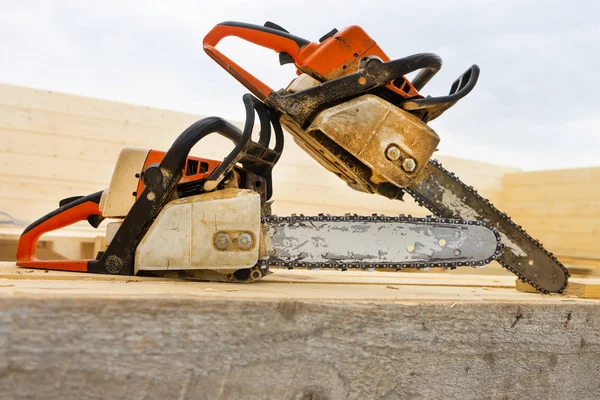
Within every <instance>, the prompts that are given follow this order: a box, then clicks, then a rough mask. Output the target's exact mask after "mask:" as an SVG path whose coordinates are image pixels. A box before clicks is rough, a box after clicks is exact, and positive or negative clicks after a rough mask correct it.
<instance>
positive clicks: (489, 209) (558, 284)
mask: <svg viewBox="0 0 600 400" xmlns="http://www.w3.org/2000/svg"><path fill="white" fill-rule="evenodd" d="M423 175H424V176H425V177H424V178H423V179H422V180H420V181H418V182H416V183H414V184H412V185H411V186H409V187H408V188H405V189H404V190H405V192H406V193H408V194H409V195H410V196H412V197H413V198H414V199H415V201H416V202H417V203H418V204H419V205H420V206H422V207H425V208H427V209H428V210H429V211H431V212H433V213H434V214H435V215H438V216H440V217H446V218H448V217H455V218H458V217H462V218H469V219H471V218H472V219H484V220H486V221H488V222H490V223H491V224H492V225H493V226H494V227H495V228H497V229H498V230H499V231H500V235H501V237H502V240H503V241H504V244H505V247H504V249H503V252H502V255H501V256H500V257H498V259H497V260H496V261H498V262H499V263H500V264H501V265H502V266H503V267H504V268H506V269H507V270H509V271H510V272H512V273H514V274H515V275H517V276H518V277H519V279H521V280H522V281H523V282H526V283H528V284H530V285H531V286H533V287H534V288H536V289H537V290H538V291H540V292H542V293H550V292H557V293H561V292H562V291H563V290H564V289H565V287H566V285H567V279H568V277H569V275H570V274H569V271H568V270H567V268H565V267H564V265H562V263H561V262H560V261H558V259H557V258H556V257H555V256H554V255H553V254H552V253H550V252H549V251H547V250H546V249H545V248H544V247H543V246H542V244H541V243H540V241H539V240H536V239H534V238H532V237H531V236H530V235H529V234H528V233H527V232H526V231H525V229H523V227H522V226H520V225H517V224H516V223H515V222H514V221H513V220H512V219H511V218H510V216H509V215H508V214H506V213H504V212H502V211H500V210H498V209H497V208H496V207H495V206H494V205H493V204H492V203H491V202H490V201H489V200H488V199H486V198H484V197H482V196H481V195H479V193H478V192H477V190H475V188H473V187H472V186H468V185H466V184H465V183H464V182H462V181H461V180H460V179H459V178H458V177H457V176H456V174H454V173H452V172H450V171H448V170H447V169H445V168H444V167H443V166H442V164H441V163H440V162H439V161H437V160H433V159H432V160H429V165H428V166H427V168H426V171H424V173H423ZM449 195H450V196H457V197H460V199H459V200H460V201H456V202H455V203H456V206H455V207H454V208H452V207H450V206H449V203H452V201H449V200H451V199H449V198H448V196H449ZM445 196H446V197H445ZM458 204H460V205H458Z"/></svg>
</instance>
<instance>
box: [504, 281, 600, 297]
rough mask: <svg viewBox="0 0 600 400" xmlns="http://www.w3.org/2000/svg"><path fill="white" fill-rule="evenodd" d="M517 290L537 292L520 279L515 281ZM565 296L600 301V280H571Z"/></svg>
mask: <svg viewBox="0 0 600 400" xmlns="http://www.w3.org/2000/svg"><path fill="white" fill-rule="evenodd" d="M515 286H516V288H517V290H519V291H521V292H528V293H535V292H536V290H535V288H534V287H533V286H531V285H530V284H528V283H525V282H522V281H521V280H520V279H517V280H516V281H515ZM564 295H565V296H570V297H578V298H582V299H600V279H598V278H585V279H581V278H570V279H569V283H568V284H567V287H566V289H565V291H564Z"/></svg>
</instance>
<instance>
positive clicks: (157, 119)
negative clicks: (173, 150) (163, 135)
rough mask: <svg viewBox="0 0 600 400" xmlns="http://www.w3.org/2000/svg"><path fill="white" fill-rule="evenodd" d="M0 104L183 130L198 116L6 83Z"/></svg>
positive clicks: (1, 88) (1, 92)
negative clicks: (174, 127)
mask: <svg viewBox="0 0 600 400" xmlns="http://www.w3.org/2000/svg"><path fill="white" fill-rule="evenodd" d="M0 105H3V106H7V107H10V108H21V109H35V110H45V111H50V112H53V113H63V114H76V115H81V116H84V117H86V118H101V119H112V120H114V121H128V123H130V124H146V125H148V126H158V127H167V128H170V127H172V126H174V125H179V126H182V127H185V126H188V125H190V124H192V123H193V122H195V121H196V120H197V119H198V118H199V117H201V116H199V115H195V114H188V113H183V112H178V111H172V110H165V109H159V108H153V107H147V106H143V105H134V104H128V103H122V102H115V101H110V100H100V99H96V98H92V97H86V96H78V95H72V94H66V93H61V92H55V91H50V90H43V89H35V88H29V87H24V86H17V85H9V84H0Z"/></svg>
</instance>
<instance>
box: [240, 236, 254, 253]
mask: <svg viewBox="0 0 600 400" xmlns="http://www.w3.org/2000/svg"><path fill="white" fill-rule="evenodd" d="M237 242H238V246H240V248H242V249H244V250H248V249H251V248H252V247H253V246H254V240H252V236H251V235H249V234H247V233H242V234H241V235H240V236H238V238H237Z"/></svg>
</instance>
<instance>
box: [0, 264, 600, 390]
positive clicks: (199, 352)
mask: <svg viewBox="0 0 600 400" xmlns="http://www.w3.org/2000/svg"><path fill="white" fill-rule="evenodd" d="M17 271H18V272H21V274H17V273H14V274H13V273H10V274H8V273H9V272H17ZM28 271H30V270H27V269H23V270H16V269H14V267H13V266H12V265H11V264H4V265H2V266H0V272H1V273H0V354H2V357H0V369H1V370H2V371H3V373H2V374H0V385H1V387H2V395H3V397H6V398H48V397H55V398H64V399H79V398H146V397H153V398H165V399H193V398H206V399H208V398H223V399H225V398H236V399H237V398H256V399H263V398H276V399H282V398H283V399H304V398H313V399H379V398H382V399H395V398H499V399H503V398H505V399H510V398H548V399H563V398H594V397H595V395H596V394H597V393H598V381H599V379H600V372H599V371H600V358H599V357H598V356H597V353H598V348H599V346H600V301H597V300H586V299H573V298H568V297H564V296H542V295H539V294H531V293H523V292H518V291H516V290H514V288H491V287H487V288H484V287H471V286H465V287H452V286H421V285H420V284H417V283H414V284H411V285H389V284H382V283H373V282H372V283H362V284H357V283H348V282H346V283H343V282H342V283H336V284H333V283H331V282H322V283H314V282H307V279H306V278H309V275H310V274H313V275H319V274H320V273H318V272H312V273H307V274H302V275H295V277H294V276H291V275H288V276H287V279H288V280H289V281H288V282H283V281H280V282H274V281H264V282H258V283H256V284H247V285H236V284H218V283H202V282H191V281H180V280H174V279H171V280H166V279H153V278H137V277H108V279H107V277H106V276H104V277H103V280H97V277H100V275H85V274H78V273H56V272H48V273H45V272H43V271H38V272H35V273H33V272H31V273H30V272H28ZM8 275H12V277H11V279H7V276H8ZM34 275H35V278H33V276H34ZM59 275H61V276H66V275H69V276H70V277H71V279H68V280H65V279H57V277H58V276H59ZM390 275H392V274H390ZM400 275H403V276H404V275H406V276H407V279H413V278H411V277H412V276H414V275H415V274H400ZM441 275H450V274H441ZM332 277H333V275H330V277H329V278H327V279H326V280H329V279H332ZM113 278H114V279H113ZM356 278H357V277H356V276H355V277H354V278H353V279H356ZM110 279H112V280H110ZM394 279H402V278H394ZM436 279H438V278H436ZM439 279H440V282H442V280H445V277H444V278H442V277H439ZM486 279H487V278H486ZM432 281H433V278H432Z"/></svg>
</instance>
